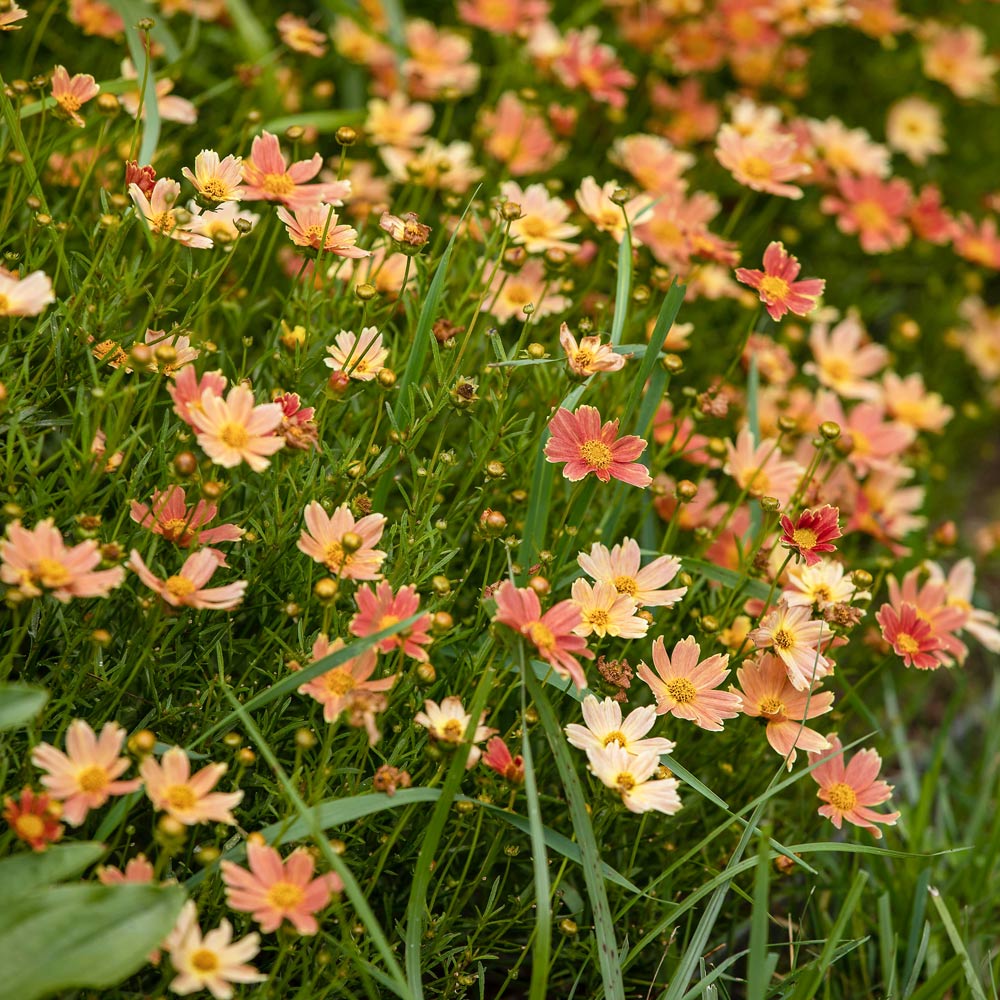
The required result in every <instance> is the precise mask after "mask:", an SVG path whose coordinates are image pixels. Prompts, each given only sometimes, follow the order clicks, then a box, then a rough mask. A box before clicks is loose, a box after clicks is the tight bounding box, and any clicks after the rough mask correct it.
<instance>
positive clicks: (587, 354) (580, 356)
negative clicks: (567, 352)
mask: <svg viewBox="0 0 1000 1000" xmlns="http://www.w3.org/2000/svg"><path fill="white" fill-rule="evenodd" d="M573 363H574V364H575V365H577V366H579V367H580V368H587V367H589V366H590V365H592V364H593V363H594V352H593V351H585V350H582V349H581V350H579V351H577V352H576V354H574V355H573Z"/></svg>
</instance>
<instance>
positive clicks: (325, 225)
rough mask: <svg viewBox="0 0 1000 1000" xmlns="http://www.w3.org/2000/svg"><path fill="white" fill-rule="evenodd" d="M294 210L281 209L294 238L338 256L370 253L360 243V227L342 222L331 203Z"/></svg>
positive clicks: (295, 240)
mask: <svg viewBox="0 0 1000 1000" xmlns="http://www.w3.org/2000/svg"><path fill="white" fill-rule="evenodd" d="M293 211H294V214H291V213H289V212H288V210H287V209H285V208H279V209H278V218H279V219H281V221H282V222H283V223H284V224H285V229H286V230H287V231H288V235H289V237H290V238H291V241H292V242H293V243H294V244H295V245H296V246H300V247H309V248H310V249H312V250H320V251H322V252H323V253H328V254H333V255H334V256H335V257H352V258H355V259H356V258H359V257H367V256H368V255H369V254H370V253H371V251H370V250H363V249H362V248H361V247H359V246H357V239H358V231H357V230H356V229H355V228H354V227H353V226H347V225H339V224H338V216H337V213H336V211H335V210H334V208H333V206H332V205H328V204H325V203H323V202H319V203H317V204H312V205H300V206H299V207H298V208H296V209H294V210H293Z"/></svg>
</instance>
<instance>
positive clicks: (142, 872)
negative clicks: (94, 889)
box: [97, 854, 155, 885]
mask: <svg viewBox="0 0 1000 1000" xmlns="http://www.w3.org/2000/svg"><path fill="white" fill-rule="evenodd" d="M154 874H155V869H154V868H153V866H152V864H150V862H149V859H148V858H147V857H146V855H145V854H137V855H136V856H135V857H134V858H129V859H128V863H127V864H126V865H125V870H124V871H122V870H121V869H120V868H116V867H115V866H114V865H100V866H99V867H98V869H97V879H98V881H99V882H100V883H101V885H123V884H125V883H131V884H133V885H148V884H149V883H150V882H152V881H153V875H154Z"/></svg>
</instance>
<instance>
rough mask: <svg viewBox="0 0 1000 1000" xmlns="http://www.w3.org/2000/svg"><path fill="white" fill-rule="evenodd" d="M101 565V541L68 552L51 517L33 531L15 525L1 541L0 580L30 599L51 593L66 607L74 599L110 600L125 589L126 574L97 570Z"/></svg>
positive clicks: (121, 570)
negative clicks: (112, 592)
mask: <svg viewBox="0 0 1000 1000" xmlns="http://www.w3.org/2000/svg"><path fill="white" fill-rule="evenodd" d="M100 562H101V547H100V545H99V544H98V542H97V541H95V540H94V539H92V538H88V539H87V540H86V541H84V542H80V544H79V545H74V546H73V547H72V548H67V546H66V543H65V542H64V541H63V537H62V535H61V534H60V533H59V531H58V529H57V528H56V526H55V522H54V521H53V520H52V518H51V517H49V518H46V519H45V520H44V521H39V522H38V524H36V525H35V527H34V528H32V529H31V530H28V529H27V528H23V527H22V526H21V522H20V521H11V523H10V524H8V525H7V532H6V538H4V539H3V540H0V580H3V582H4V583H6V584H10V585H11V586H13V587H16V588H17V589H18V590H19V591H20V592H21V593H22V594H23V595H24V596H25V597H29V598H31V597H41V596H42V594H43V593H46V592H48V593H51V594H52V596H53V597H54V598H55V599H56V600H57V601H61V602H62V603H63V604H66V603H68V602H69V601H70V600H71V599H72V598H74V597H107V596H108V595H109V594H110V593H111V591H112V590H114V589H115V588H116V587H120V586H121V585H122V583H123V582H124V580H125V571H124V570H123V569H122V568H121V566H115V567H113V568H112V569H101V570H97V569H94V567H95V566H98V565H99V564H100Z"/></svg>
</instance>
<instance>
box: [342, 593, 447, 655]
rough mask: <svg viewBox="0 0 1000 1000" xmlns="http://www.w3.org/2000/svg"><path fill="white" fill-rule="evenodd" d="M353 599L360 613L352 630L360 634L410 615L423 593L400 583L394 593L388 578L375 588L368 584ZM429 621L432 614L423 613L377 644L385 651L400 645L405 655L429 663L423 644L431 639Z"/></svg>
mask: <svg viewBox="0 0 1000 1000" xmlns="http://www.w3.org/2000/svg"><path fill="white" fill-rule="evenodd" d="M354 600H355V602H356V603H357V606H358V613H357V614H356V615H355V616H354V618H353V619H352V621H351V633H352V634H353V635H356V636H358V637H359V638H364V637H365V636H366V635H372V634H373V633H374V632H381V631H382V629H384V628H389V627H391V626H392V625H395V624H397V623H398V622H401V621H403V619H404V618H409V617H410V616H411V615H414V614H416V612H417V609H418V608H419V607H420V595H419V594H418V593H417V588H416V587H400V588H399V590H398V591H397V592H396V593H395V594H393V592H392V587H391V586H390V585H389V584H388V583H386V581H385V580H383V581H382V582H381V583H380V584H378V586H377V587H376V589H375V590H374V591H372V588H371V587H370V586H369V585H368V584H365V586H363V587H360V588H359V589H358V592H357V593H356V594H355V595H354ZM430 624H431V616H430V615H426V614H425V615H421V616H420V617H419V618H418V619H417V620H416V621H415V622H414V623H413V624H412V625H410V626H409V627H407V628H405V629H403V630H402V631H400V632H397V633H396V634H395V635H390V636H389V637H388V638H387V639H382V640H380V641H379V642H378V643H377V644H376V648H378V649H379V650H381V651H382V652H383V653H389V652H391V651H392V650H394V649H401V650H402V651H403V653H404V655H406V656H410V657H412V658H413V659H414V660H419V661H420V662H421V663H426V662H427V660H428V656H427V650H425V649H424V648H423V647H424V646H426V645H428V644H429V643H430V642H431V641H432V640H431V637H430V635H429V634H428V632H427V629H428V628H429V627H430Z"/></svg>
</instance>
